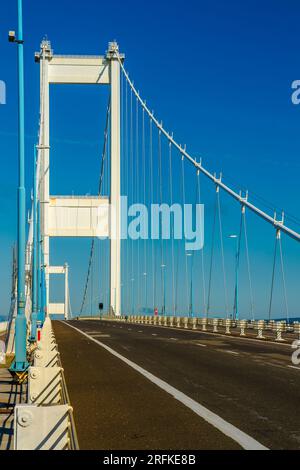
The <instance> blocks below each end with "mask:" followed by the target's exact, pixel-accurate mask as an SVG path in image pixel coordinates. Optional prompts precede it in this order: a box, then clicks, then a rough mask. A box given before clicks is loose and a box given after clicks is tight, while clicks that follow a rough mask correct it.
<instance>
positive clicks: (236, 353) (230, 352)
mask: <svg viewBox="0 0 300 470" xmlns="http://www.w3.org/2000/svg"><path fill="white" fill-rule="evenodd" d="M224 352H226V353H227V354H232V355H233V356H239V355H240V354H239V353H238V352H235V351H224Z"/></svg>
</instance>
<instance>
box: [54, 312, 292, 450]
mask: <svg viewBox="0 0 300 470" xmlns="http://www.w3.org/2000/svg"><path fill="white" fill-rule="evenodd" d="M70 324H71V325H73V326H75V327H77V328H79V329H81V330H82V331H85V332H86V333H87V334H88V335H89V336H90V337H93V338H95V339H96V340H98V341H99V342H101V343H102V344H105V345H106V346H109V347H110V348H112V349H113V350H114V351H117V352H118V353H119V354H121V355H122V356H125V357H126V358H128V359H129V360H131V361H133V362H135V363H136V364H138V365H139V366H141V367H143V368H144V369H146V370H147V371H149V372H150V373H152V374H154V375H155V376H156V377H158V378H160V379H162V380H163V381H165V382H167V383H168V384H170V385H172V386H173V387H176V388H177V390H180V391H181V392H183V393H185V394H186V395H187V396H188V397H190V398H192V399H194V400H195V401H196V402H198V403H200V404H201V405H203V406H205V407H206V408H207V409H209V410H210V411H212V412H214V413H215V414H217V415H218V416H219V417H221V418H223V419H224V420H226V421H227V422H228V423H231V424H232V425H234V426H235V427H237V428H238V429H239V430H241V431H243V432H244V433H247V434H248V436H251V437H252V438H254V439H256V440H257V441H258V442H259V443H261V444H263V445H264V446H266V447H269V448H273V449H299V448H300V426H299V422H300V411H299V405H298V404H299V388H300V367H297V366H294V365H293V364H292V361H291V355H292V352H293V351H292V349H291V346H290V345H281V344H274V343H268V342H260V341H256V340H247V339H241V338H234V337H224V336H221V335H213V334H205V333H202V332H193V331H189V330H185V331H183V330H176V329H170V328H163V327H153V326H146V325H132V324H126V323H119V322H101V321H82V322H75V321H74V322H71V323H70ZM55 330H56V335H57V339H58V342H59V347H60V350H61V353H62V361H63V366H64V368H65V373H66V378H67V384H68V387H69V391H70V395H71V400H72V403H73V405H74V409H75V418H76V416H77V425H78V433H79V439H81V445H82V446H83V447H89V446H90V447H92V448H101V449H102V448H108V449H124V448H128V447H130V448H137V449H144V448H152V449H153V448H154V449H161V448H173V449H175V448H177V449H178V448H187V449H190V448H197V449H202V448H204V449H205V448H211V449H217V448H224V447H226V448H234V447H235V446H236V445H235V443H234V442H233V441H230V440H228V438H226V437H225V436H224V435H223V434H220V432H219V431H216V430H215V428H212V427H211V426H209V425H207V423H206V422H204V421H202V419H200V418H199V417H197V416H196V415H194V414H193V413H191V412H190V411H189V410H188V409H186V408H184V407H183V406H181V404H180V403H178V402H176V401H175V400H174V399H172V398H171V396H170V395H167V394H165V393H164V392H163V391H161V390H160V389H158V388H157V387H155V386H154V385H152V384H151V383H150V382H148V381H147V380H146V379H145V378H144V377H143V376H141V375H140V374H139V373H137V372H135V371H134V370H132V369H130V368H129V367H127V366H126V365H125V364H123V363H122V361H121V360H120V359H118V358H116V357H114V356H112V355H110V354H109V353H108V352H107V351H106V350H104V349H103V348H102V347H100V346H99V345H97V344H95V343H93V341H92V340H89V339H88V338H86V337H84V336H82V335H81V334H80V333H77V332H76V331H74V330H72V329H71V328H70V327H69V326H67V325H64V324H62V323H56V324H55Z"/></svg>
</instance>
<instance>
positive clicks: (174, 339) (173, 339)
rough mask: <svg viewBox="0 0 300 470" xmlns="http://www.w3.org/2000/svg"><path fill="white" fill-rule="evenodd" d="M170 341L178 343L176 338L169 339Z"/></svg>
mask: <svg viewBox="0 0 300 470" xmlns="http://www.w3.org/2000/svg"><path fill="white" fill-rule="evenodd" d="M170 340H171V341H178V339H177V338H170Z"/></svg>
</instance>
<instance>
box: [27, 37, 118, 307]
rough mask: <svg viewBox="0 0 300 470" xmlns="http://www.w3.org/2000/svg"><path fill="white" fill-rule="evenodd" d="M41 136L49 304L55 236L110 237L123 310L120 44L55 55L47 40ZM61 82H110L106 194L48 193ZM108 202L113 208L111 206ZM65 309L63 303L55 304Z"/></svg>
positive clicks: (113, 298)
mask: <svg viewBox="0 0 300 470" xmlns="http://www.w3.org/2000/svg"><path fill="white" fill-rule="evenodd" d="M35 58H36V62H39V63H40V88H41V93H40V99H41V116H40V136H39V152H40V155H39V161H40V162H41V164H40V175H39V194H40V202H41V232H42V239H43V251H44V263H45V266H46V270H47V276H46V284H47V304H48V305H49V285H50V279H49V276H50V274H51V270H50V269H49V267H50V244H49V239H50V238H51V237H96V236H98V237H100V238H102V237H103V238H106V237H108V236H110V239H111V250H110V251H111V252H110V310H111V312H113V313H114V314H115V315H116V316H119V315H120V314H121V212H120V211H121V208H120V195H121V194H120V190H121V188H120V186H121V178H120V151H121V149H120V147H121V144H120V133H121V130H120V126H121V118H120V60H121V61H122V60H123V59H124V57H123V56H120V54H119V49H118V45H117V44H116V43H115V42H112V43H110V44H109V49H108V52H107V55H106V56H105V57H100V56H99V57H98V56H97V57H94V56H62V55H54V54H53V51H52V49H51V44H50V42H49V41H43V42H42V44H41V51H40V53H36V55H35ZM57 84H85V85H88V84H93V85H108V86H110V88H111V113H110V119H111V123H110V128H111V133H110V135H111V194H110V196H109V197H107V198H101V197H94V198H83V197H79V196H75V197H61V196H51V192H50V182H49V176H50V132H49V121H50V108H49V87H50V85H57ZM108 203H110V207H111V211H110V213H109V211H108V210H107V206H108ZM52 310H55V311H56V310H62V307H61V305H58V306H51V312H52Z"/></svg>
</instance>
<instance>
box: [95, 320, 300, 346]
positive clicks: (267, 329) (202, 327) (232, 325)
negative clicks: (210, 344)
mask: <svg viewBox="0 0 300 470" xmlns="http://www.w3.org/2000/svg"><path fill="white" fill-rule="evenodd" d="M103 319H104V320H107V321H118V320H119V321H127V322H129V323H138V324H145V325H153V326H163V327H171V328H183V329H191V330H199V331H203V332H211V333H221V332H222V333H225V334H226V335H232V334H233V332H236V333H238V334H239V336H240V337H247V334H250V333H251V335H252V337H253V334H254V335H255V337H256V338H257V339H260V340H275V341H276V342H285V341H286V339H285V338H283V334H289V335H293V336H295V339H300V323H298V322H294V323H293V324H288V323H287V322H284V321H274V320H271V321H270V322H267V321H264V320H257V321H252V320H251V321H250V320H231V319H228V318H227V319H226V318H199V317H180V316H166V315H164V316H162V315H158V316H153V315H128V316H121V317H112V316H106V317H105V318H103Z"/></svg>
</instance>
